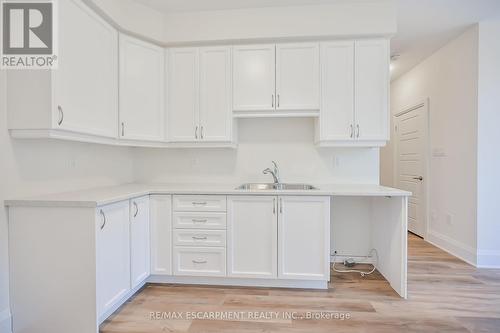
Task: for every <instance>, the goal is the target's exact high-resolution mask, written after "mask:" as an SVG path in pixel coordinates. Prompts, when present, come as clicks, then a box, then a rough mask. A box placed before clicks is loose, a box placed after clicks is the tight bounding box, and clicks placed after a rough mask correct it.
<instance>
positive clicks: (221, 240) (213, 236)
mask: <svg viewBox="0 0 500 333" xmlns="http://www.w3.org/2000/svg"><path fill="white" fill-rule="evenodd" d="M174 245H181V246H218V247H226V231H225V230H197V229H177V230H175V231H174Z"/></svg>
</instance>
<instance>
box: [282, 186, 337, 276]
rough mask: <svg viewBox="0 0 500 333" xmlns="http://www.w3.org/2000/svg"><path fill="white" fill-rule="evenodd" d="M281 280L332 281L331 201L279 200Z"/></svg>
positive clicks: (311, 199) (291, 198) (306, 199)
mask: <svg viewBox="0 0 500 333" xmlns="http://www.w3.org/2000/svg"><path fill="white" fill-rule="evenodd" d="M278 235H279V236H278V243H279V247H278V262H279V268H278V277H279V278H280V279H306V280H330V254H329V252H330V197H300V196H283V197H279V214H278Z"/></svg>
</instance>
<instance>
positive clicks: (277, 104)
mask: <svg viewBox="0 0 500 333" xmlns="http://www.w3.org/2000/svg"><path fill="white" fill-rule="evenodd" d="M276 107H278V108H279V107H280V94H278V96H277V98H276Z"/></svg>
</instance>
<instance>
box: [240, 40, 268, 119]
mask: <svg viewBox="0 0 500 333" xmlns="http://www.w3.org/2000/svg"><path fill="white" fill-rule="evenodd" d="M233 60H234V65H233V78H234V79H233V86H234V90H233V109H234V110H236V111H262V110H267V111H269V110H274V108H275V98H276V96H275V72H276V71H275V45H274V44H269V45H249V46H235V47H234V48H233Z"/></svg>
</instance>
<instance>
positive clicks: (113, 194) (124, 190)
mask: <svg viewBox="0 0 500 333" xmlns="http://www.w3.org/2000/svg"><path fill="white" fill-rule="evenodd" d="M238 185H239V184H137V183H131V184H123V185H117V186H110V187H99V188H92V189H87V190H79V191H73V192H63V193H55V194H45V195H39V196H32V197H21V198H16V199H10V200H5V206H10V207H14V206H34V207H98V206H102V205H107V204H110V203H114V202H118V201H122V200H127V199H131V198H137V197H141V196H144V195H151V194H193V195H196V194H205V195H301V196H302V195H304V196H368V197H377V196H378V197H381V196H385V197H407V196H410V195H411V192H408V191H404V190H400V189H396V188H392V187H386V186H380V185H372V184H323V185H321V184H313V185H314V186H315V187H317V189H316V190H238V189H236V187H237V186H238Z"/></svg>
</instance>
